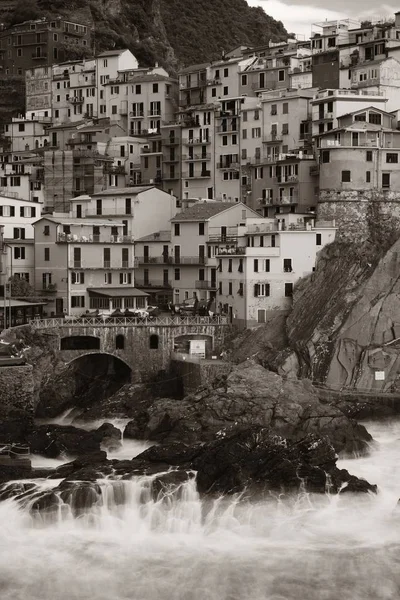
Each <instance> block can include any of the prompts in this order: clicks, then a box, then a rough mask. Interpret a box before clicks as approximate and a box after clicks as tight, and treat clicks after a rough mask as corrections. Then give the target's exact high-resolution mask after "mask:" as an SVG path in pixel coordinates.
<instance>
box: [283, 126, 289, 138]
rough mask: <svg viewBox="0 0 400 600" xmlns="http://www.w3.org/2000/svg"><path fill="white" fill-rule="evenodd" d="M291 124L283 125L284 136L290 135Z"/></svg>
mask: <svg viewBox="0 0 400 600" xmlns="http://www.w3.org/2000/svg"><path fill="white" fill-rule="evenodd" d="M288 133H289V123H282V135H288Z"/></svg>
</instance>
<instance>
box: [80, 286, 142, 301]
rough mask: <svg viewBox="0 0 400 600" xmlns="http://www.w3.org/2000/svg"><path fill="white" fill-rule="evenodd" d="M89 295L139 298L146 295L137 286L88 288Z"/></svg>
mask: <svg viewBox="0 0 400 600" xmlns="http://www.w3.org/2000/svg"><path fill="white" fill-rule="evenodd" d="M87 291H88V292H89V296H105V297H106V298H132V297H133V298H139V297H142V296H148V295H149V294H146V292H142V290H138V289H137V288H132V287H127V288H88V290H87Z"/></svg>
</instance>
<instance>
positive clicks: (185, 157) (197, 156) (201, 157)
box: [182, 152, 211, 161]
mask: <svg viewBox="0 0 400 600" xmlns="http://www.w3.org/2000/svg"><path fill="white" fill-rule="evenodd" d="M182 158H183V160H184V161H188V160H211V153H210V152H207V153H206V154H192V155H190V154H184V155H183V157H182Z"/></svg>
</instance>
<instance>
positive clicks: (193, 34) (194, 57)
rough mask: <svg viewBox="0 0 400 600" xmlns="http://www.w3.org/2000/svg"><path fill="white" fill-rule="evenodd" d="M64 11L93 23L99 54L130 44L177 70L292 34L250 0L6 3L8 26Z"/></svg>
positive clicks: (145, 57) (143, 57) (140, 54)
mask: <svg viewBox="0 0 400 600" xmlns="http://www.w3.org/2000/svg"><path fill="white" fill-rule="evenodd" d="M58 15H61V16H65V17H67V18H71V19H72V18H73V19H74V20H75V19H78V20H81V21H82V22H86V23H88V24H89V25H92V26H93V28H94V35H95V50H96V52H98V51H101V50H105V49H107V50H108V49H110V48H129V49H130V50H131V51H132V52H133V53H134V54H135V55H136V57H137V58H138V60H139V62H140V64H141V65H142V66H146V65H150V64H154V62H155V61H159V62H160V63H161V64H163V65H165V66H166V67H168V68H170V69H174V70H176V69H177V68H179V67H180V66H182V65H188V64H193V63H196V62H197V63H199V62H207V61H211V60H215V59H219V58H220V57H221V53H222V51H224V50H225V51H228V50H230V49H232V48H234V47H235V46H237V45H240V44H245V45H260V44H264V43H267V42H268V40H270V39H273V40H274V41H279V40H282V39H286V36H287V32H286V30H285V28H284V26H283V24H282V23H281V22H280V21H279V22H278V21H275V20H274V19H273V18H272V17H270V16H268V15H267V14H266V13H265V12H264V11H263V10H262V9H261V8H251V7H249V6H248V4H247V2H246V0H229V3H226V2H224V1H223V0H197V1H196V2H194V1H193V0H108V1H106V0H79V1H78V0H30V1H29V2H22V1H18V2H16V3H15V5H14V6H13V3H12V2H7V3H6V5H4V8H3V10H1V6H0V17H1V21H3V22H5V23H6V24H14V23H18V22H22V21H24V20H27V19H31V18H39V17H42V16H46V17H47V16H52V17H54V16H58Z"/></svg>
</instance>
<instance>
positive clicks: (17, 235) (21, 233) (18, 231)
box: [13, 227, 25, 240]
mask: <svg viewBox="0 0 400 600" xmlns="http://www.w3.org/2000/svg"><path fill="white" fill-rule="evenodd" d="M13 238H14V240H24V239H25V228H24V227H14V236H13Z"/></svg>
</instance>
